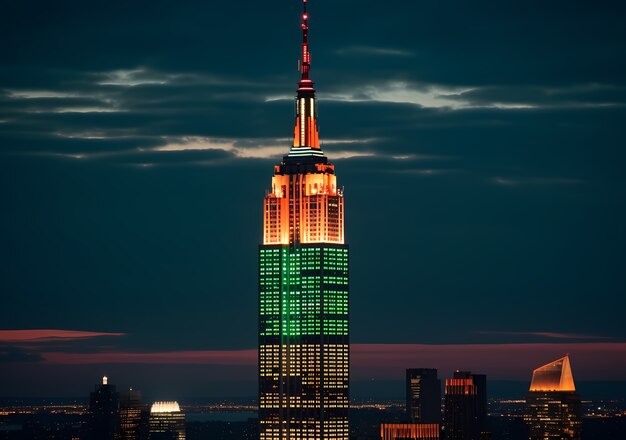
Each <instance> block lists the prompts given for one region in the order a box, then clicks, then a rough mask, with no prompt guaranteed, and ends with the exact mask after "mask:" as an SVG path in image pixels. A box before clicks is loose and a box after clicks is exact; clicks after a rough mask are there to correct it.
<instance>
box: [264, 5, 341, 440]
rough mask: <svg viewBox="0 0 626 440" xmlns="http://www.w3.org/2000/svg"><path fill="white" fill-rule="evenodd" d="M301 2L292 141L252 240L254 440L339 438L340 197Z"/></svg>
mask: <svg viewBox="0 0 626 440" xmlns="http://www.w3.org/2000/svg"><path fill="white" fill-rule="evenodd" d="M306 3H307V2H306V0H304V2H303V4H304V12H303V14H302V24H301V26H302V59H301V63H300V69H301V73H302V76H301V79H300V82H299V87H298V90H297V96H296V121H295V127H294V137H293V144H292V147H291V149H290V151H289V153H288V155H286V156H284V157H283V160H282V162H281V163H280V164H279V165H276V166H275V167H274V176H273V178H272V186H271V188H270V189H269V191H268V192H267V195H266V196H265V200H264V217H263V219H264V224H263V244H262V245H260V246H259V351H258V355H259V431H260V438H261V439H262V440H269V439H281V440H282V439H292V440H296V439H298V440H299V439H345V440H347V439H348V437H349V433H348V401H349V393H348V387H349V330H348V247H347V245H346V244H345V239H344V198H343V190H342V189H341V188H340V187H339V186H338V184H337V178H336V176H335V168H334V166H333V165H332V164H330V163H328V159H327V158H326V156H325V155H324V153H323V152H322V149H321V146H320V142H319V137H318V129H317V102H316V98H315V89H314V87H313V82H312V80H311V79H310V77H309V72H310V52H309V45H308V18H309V16H308V13H307V11H306Z"/></svg>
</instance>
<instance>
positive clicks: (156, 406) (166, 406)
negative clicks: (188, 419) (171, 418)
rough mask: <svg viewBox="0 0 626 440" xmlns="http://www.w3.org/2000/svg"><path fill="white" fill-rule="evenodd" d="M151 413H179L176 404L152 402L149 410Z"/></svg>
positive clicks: (178, 407)
mask: <svg viewBox="0 0 626 440" xmlns="http://www.w3.org/2000/svg"><path fill="white" fill-rule="evenodd" d="M150 412H151V413H172V412H180V406H179V405H178V402H154V403H153V404H152V407H151V408H150Z"/></svg>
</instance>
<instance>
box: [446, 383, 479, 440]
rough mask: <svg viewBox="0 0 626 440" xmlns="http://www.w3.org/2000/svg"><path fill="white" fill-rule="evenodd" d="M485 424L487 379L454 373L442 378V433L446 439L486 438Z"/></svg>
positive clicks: (477, 439) (475, 439)
mask: <svg viewBox="0 0 626 440" xmlns="http://www.w3.org/2000/svg"><path fill="white" fill-rule="evenodd" d="M486 421H487V377H486V376H485V375H484V374H472V373H470V372H469V371H455V372H454V375H453V377H452V378H451V379H446V384H445V398H444V433H445V438H446V439H447V440H479V439H480V438H481V437H482V438H488V436H489V435H490V434H489V432H488V431H487V427H486Z"/></svg>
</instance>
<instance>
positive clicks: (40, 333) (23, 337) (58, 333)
mask: <svg viewBox="0 0 626 440" xmlns="http://www.w3.org/2000/svg"><path fill="white" fill-rule="evenodd" d="M125 335H126V333H110V332H89V331H80V330H56V329H41V330H39V329H37V330H0V342H46V341H55V340H75V339H89V338H97V337H102V336H125Z"/></svg>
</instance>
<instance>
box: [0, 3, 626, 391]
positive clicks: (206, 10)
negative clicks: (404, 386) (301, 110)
mask: <svg viewBox="0 0 626 440" xmlns="http://www.w3.org/2000/svg"><path fill="white" fill-rule="evenodd" d="M300 8H301V3H300V2H299V1H297V0H289V1H288V0H281V1H273V2H262V1H255V2H253V1H250V0H240V1H237V2H234V1H233V2H207V1H195V2H193V1H186V2H174V1H168V2H164V1H156V2H155V1H132V2H128V1H107V2H99V1H90V2H85V1H60V2H50V1H28V0H20V1H16V0H15V1H14V0H10V1H6V2H4V3H3V5H2V8H1V9H2V10H1V12H0V214H1V215H0V294H1V296H0V330H2V331H0V395H2V396H80V395H85V394H86V393H87V392H88V391H89V390H90V389H91V388H92V386H93V384H94V383H96V382H97V381H98V380H99V379H98V378H99V376H100V375H102V374H109V376H111V377H112V382H114V383H117V384H119V385H120V386H121V387H126V386H130V385H134V386H138V387H139V388H142V389H143V390H144V391H145V392H146V393H147V394H151V395H155V396H158V397H168V398H169V397H173V398H177V397H180V396H218V395H219V396H224V395H249V396H254V394H255V393H256V388H255V386H256V385H255V383H256V382H255V381H256V358H255V347H256V344H257V316H256V314H257V279H256V276H257V275H256V274H257V245H258V244H259V243H260V241H261V239H262V234H261V226H262V200H263V197H264V195H265V191H266V190H267V189H268V188H269V186H270V183H271V176H272V173H273V168H272V167H273V165H274V164H276V163H278V162H279V161H280V160H281V157H282V155H284V154H286V153H287V152H288V150H289V147H290V141H291V139H290V136H291V135H292V133H293V122H294V108H293V107H294V103H293V99H294V97H295V89H296V82H297V80H298V72H297V70H296V67H297V59H298V57H299V50H300V46H299V39H300V35H299V32H300V28H299V14H300V12H299V11H300ZM309 15H310V20H309V25H310V43H311V52H312V72H311V73H312V78H313V80H314V81H315V83H316V89H317V91H318V98H319V126H320V139H321V141H322V148H323V149H324V151H325V152H326V153H327V155H328V156H329V158H330V159H331V160H332V162H333V163H334V164H335V165H336V171H337V175H338V179H339V184H340V185H342V186H345V195H346V234H347V239H348V243H349V245H350V249H351V251H350V252H351V266H350V269H351V300H350V301H351V340H352V343H353V351H352V354H353V362H352V365H353V369H352V371H353V378H354V383H355V386H359V385H358V383H365V382H376V381H381V383H383V382H384V381H393V380H398V381H399V380H402V377H403V369H404V368H407V367H431V366H434V367H437V368H439V369H440V375H441V376H443V377H446V376H447V375H449V374H450V371H451V370H452V369H455V368H466V369H473V370H474V371H476V372H483V373H487V374H488V375H489V377H490V378H493V379H500V380H517V381H528V380H529V378H530V372H531V370H532V369H533V368H535V367H537V366H539V365H541V364H543V363H546V362H548V361H550V360H553V359H556V358H558V357H560V356H562V355H563V354H565V353H566V352H569V353H570V355H571V360H572V368H573V372H574V377H575V379H579V380H582V381H589V380H603V381H626V325H625V324H624V316H625V314H626V312H625V310H626V297H625V292H626V264H625V263H626V255H625V253H626V235H625V226H624V225H625V224H626V203H625V202H626V173H624V166H625V164H626V150H625V147H626V142H625V141H624V138H625V126H626V124H625V123H626V57H625V54H626V26H624V23H625V22H626V6H625V5H624V3H623V2H619V1H615V2H608V1H572V0H567V1H565V0H555V1H549V2H546V1H528V0H523V1H522V0H519V1H518V0H513V1H506V2H496V1H473V2H466V1H408V0H404V1H399V0H388V1H385V2H379V1H373V0H359V1H356V0H333V1H328V0H311V2H310V5H309ZM35 329H40V330H41V329H43V330H47V331H46V332H40V333H37V332H35V333H33V332H25V331H24V330H35ZM14 330H22V331H19V332H14ZM360 389H362V390H364V391H363V392H364V393H366V392H367V388H366V387H362V388H360ZM398 398H402V395H400V396H398Z"/></svg>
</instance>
